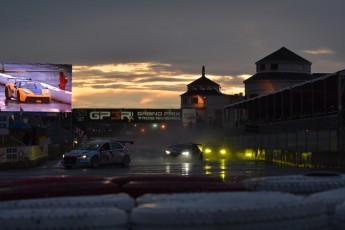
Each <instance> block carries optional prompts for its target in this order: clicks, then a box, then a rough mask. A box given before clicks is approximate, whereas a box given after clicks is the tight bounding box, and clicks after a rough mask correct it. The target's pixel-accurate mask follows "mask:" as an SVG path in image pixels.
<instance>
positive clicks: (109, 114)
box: [72, 109, 182, 123]
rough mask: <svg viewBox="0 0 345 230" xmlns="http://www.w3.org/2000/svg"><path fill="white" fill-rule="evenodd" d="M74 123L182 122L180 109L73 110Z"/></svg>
mask: <svg viewBox="0 0 345 230" xmlns="http://www.w3.org/2000/svg"><path fill="white" fill-rule="evenodd" d="M72 114H73V120H74V122H97V121H98V122H115V123H117V122H119V123H124V122H126V123H150V122H157V123H162V122H164V123H166V122H181V117H182V116H181V110H180V109H73V110H72Z"/></svg>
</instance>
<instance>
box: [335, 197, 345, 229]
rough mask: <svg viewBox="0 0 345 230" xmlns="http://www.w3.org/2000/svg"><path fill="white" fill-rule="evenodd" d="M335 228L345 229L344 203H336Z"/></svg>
mask: <svg viewBox="0 0 345 230" xmlns="http://www.w3.org/2000/svg"><path fill="white" fill-rule="evenodd" d="M334 219H335V229H345V204H344V203H342V204H341V205H338V206H337V208H336V209H335V214H334Z"/></svg>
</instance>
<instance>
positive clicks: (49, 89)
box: [0, 62, 72, 114]
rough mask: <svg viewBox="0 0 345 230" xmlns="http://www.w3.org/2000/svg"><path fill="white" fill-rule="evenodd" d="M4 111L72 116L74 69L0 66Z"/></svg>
mask: <svg viewBox="0 0 345 230" xmlns="http://www.w3.org/2000/svg"><path fill="white" fill-rule="evenodd" d="M0 111H2V112H20V113H22V112H42V114H47V113H49V112H51V113H57V112H64V113H65V112H67V113H69V112H72V65H70V64H50V63H7V62H0Z"/></svg>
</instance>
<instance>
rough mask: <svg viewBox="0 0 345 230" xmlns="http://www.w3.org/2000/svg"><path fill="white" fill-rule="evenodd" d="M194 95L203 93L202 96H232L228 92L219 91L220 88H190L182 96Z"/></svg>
mask: <svg viewBox="0 0 345 230" xmlns="http://www.w3.org/2000/svg"><path fill="white" fill-rule="evenodd" d="M192 95H202V96H230V95H227V94H224V93H222V92H219V91H218V90H215V89H212V90H200V89H199V90H189V91H187V92H185V93H183V94H181V95H180V96H192Z"/></svg>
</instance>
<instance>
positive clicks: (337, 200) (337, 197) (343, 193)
mask: <svg viewBox="0 0 345 230" xmlns="http://www.w3.org/2000/svg"><path fill="white" fill-rule="evenodd" d="M308 199H310V200H314V201H320V202H322V203H323V204H324V205H325V208H326V212H327V215H328V219H329V226H332V228H334V227H335V221H334V215H335V210H336V208H337V206H338V205H341V204H343V203H344V202H345V188H338V189H333V190H329V191H324V192H318V193H314V194H311V195H310V196H308ZM344 216H345V215H344ZM344 220H345V219H343V222H344ZM343 227H344V228H342V229H345V225H344V226H343Z"/></svg>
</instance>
